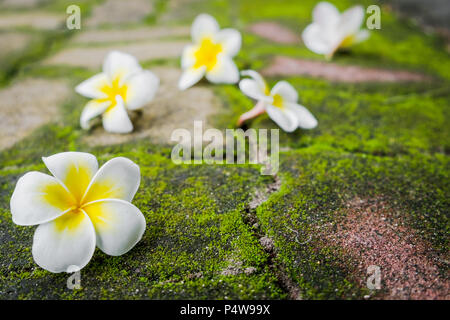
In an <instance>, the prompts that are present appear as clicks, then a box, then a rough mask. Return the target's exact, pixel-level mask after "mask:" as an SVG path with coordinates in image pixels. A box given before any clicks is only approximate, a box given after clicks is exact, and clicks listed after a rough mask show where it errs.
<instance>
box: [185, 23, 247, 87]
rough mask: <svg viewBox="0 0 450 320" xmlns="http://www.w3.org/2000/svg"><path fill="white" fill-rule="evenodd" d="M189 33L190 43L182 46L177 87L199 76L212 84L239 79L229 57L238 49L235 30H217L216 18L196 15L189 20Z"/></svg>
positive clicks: (194, 81) (232, 81) (191, 84)
mask: <svg viewBox="0 0 450 320" xmlns="http://www.w3.org/2000/svg"><path fill="white" fill-rule="evenodd" d="M191 36H192V42H193V44H192V45H188V46H186V47H185V48H184V50H183V54H182V57H181V67H182V69H183V74H182V75H181V77H180V80H179V82H178V87H179V89H180V90H185V89H187V88H189V87H191V86H193V85H194V84H196V83H197V82H198V81H200V79H201V78H203V76H206V79H208V81H210V82H213V83H236V82H238V81H239V70H238V68H237V67H236V64H235V63H234V62H233V59H232V58H233V57H234V56H235V55H237V54H238V52H239V50H240V48H241V42H242V40H241V34H240V33H239V31H237V30H235V29H230V28H227V29H222V30H220V28H219V24H218V23H217V21H216V19H214V18H213V17H212V16H210V15H208V14H200V15H199V16H197V18H195V20H194V22H193V23H192V27H191Z"/></svg>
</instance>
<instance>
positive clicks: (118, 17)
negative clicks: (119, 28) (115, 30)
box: [86, 0, 153, 27]
mask: <svg viewBox="0 0 450 320" xmlns="http://www.w3.org/2000/svg"><path fill="white" fill-rule="evenodd" d="M152 11H153V5H152V1H149V0H126V1H123V0H107V1H105V2H104V3H103V4H101V5H99V6H97V7H95V8H94V10H93V12H92V14H91V16H90V17H89V19H88V20H87V22H86V25H87V26H88V27H97V26H101V25H104V24H108V25H118V24H127V23H135V22H139V21H140V20H142V19H144V18H145V17H146V16H147V15H149V14H150V13H152Z"/></svg>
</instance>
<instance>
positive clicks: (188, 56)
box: [181, 45, 199, 69]
mask: <svg viewBox="0 0 450 320" xmlns="http://www.w3.org/2000/svg"><path fill="white" fill-rule="evenodd" d="M198 48H199V46H196V45H188V46H186V47H184V49H183V53H182V54H181V68H182V69H187V68H190V67H192V66H193V65H194V64H195V51H197V50H198Z"/></svg>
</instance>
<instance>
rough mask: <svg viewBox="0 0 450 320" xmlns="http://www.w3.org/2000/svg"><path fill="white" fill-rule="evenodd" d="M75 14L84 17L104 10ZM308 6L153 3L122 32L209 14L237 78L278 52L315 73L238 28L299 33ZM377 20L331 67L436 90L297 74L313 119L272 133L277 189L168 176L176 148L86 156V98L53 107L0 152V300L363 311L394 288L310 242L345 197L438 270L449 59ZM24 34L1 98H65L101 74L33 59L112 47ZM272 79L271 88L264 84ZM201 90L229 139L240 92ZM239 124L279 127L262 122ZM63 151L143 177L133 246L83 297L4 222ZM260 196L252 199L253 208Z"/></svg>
mask: <svg viewBox="0 0 450 320" xmlns="http://www.w3.org/2000/svg"><path fill="white" fill-rule="evenodd" d="M333 2H335V3H336V1H333ZM78 3H79V5H80V7H81V10H82V18H83V19H84V17H86V18H87V17H88V16H89V14H90V12H92V10H93V8H95V7H96V6H97V5H99V4H101V3H102V1H78ZM357 3H361V4H362V5H364V6H366V7H367V6H368V5H370V4H372V3H371V2H370V1H366V0H363V1H358V2H357V1H340V2H338V3H336V4H337V6H338V8H339V9H340V10H343V9H345V8H347V7H349V6H351V5H354V4H357ZM68 4H69V3H68V2H67V1H64V0H58V1H45V2H43V4H42V5H41V6H40V7H39V8H27V9H26V11H27V12H34V11H35V10H39V11H40V12H42V11H44V12H49V13H57V14H63V15H65V9H66V7H67V5H68ZM315 4H316V1H310V0H308V1H301V2H298V1H296V2H293V1H289V0H280V1H256V0H243V1H239V0H232V1H223V0H211V1H195V0H193V1H175V0H172V1H159V0H156V1H153V8H154V10H153V11H152V13H151V14H149V15H148V16H147V17H145V18H144V19H143V20H142V21H141V22H139V23H136V25H132V26H127V28H131V29H132V28H137V29H139V28H143V27H152V26H155V25H156V26H159V27H160V26H162V27H167V28H171V27H173V26H175V27H176V28H179V27H180V26H181V27H183V26H189V25H190V23H191V22H192V20H193V19H194V17H195V16H196V15H197V14H199V13H201V12H207V13H210V14H212V15H214V16H215V17H216V18H217V20H218V21H219V23H220V24H221V26H222V27H234V28H237V29H239V30H240V31H241V32H242V34H243V45H242V49H241V51H240V53H239V54H238V55H237V56H236V57H235V61H236V63H237V65H238V66H239V68H240V69H241V70H243V69H254V70H257V71H260V70H262V69H264V68H265V67H267V66H268V65H269V64H270V63H271V62H272V61H273V58H274V57H275V56H276V55H281V56H288V57H293V58H298V59H312V60H318V61H325V60H324V58H323V57H321V56H319V55H316V54H314V53H312V52H311V51H309V50H308V49H307V48H306V47H305V46H304V45H303V44H302V43H298V44H279V43H272V42H270V41H268V40H266V39H263V38H261V37H258V36H256V35H254V34H251V33H249V32H247V31H246V30H248V28H249V26H250V25H252V24H253V23H257V22H261V21H270V22H274V23H277V24H280V25H282V26H283V27H285V28H288V29H290V30H291V31H293V32H294V33H298V34H300V33H301V31H302V30H303V28H304V27H305V26H306V25H307V24H308V23H309V22H310V20H311V10H312V8H313V7H314V5H315ZM24 10H25V9H24ZM10 11H11V12H15V10H13V9H8V12H10ZM8 12H5V13H8ZM381 21H382V29H381V30H373V31H372V32H371V38H370V39H369V40H368V41H367V42H364V43H361V44H359V45H357V46H355V47H354V48H352V50H351V51H349V52H347V53H341V54H337V55H336V56H335V57H334V59H333V62H335V63H338V64H342V65H358V66H365V67H372V68H378V67H382V68H384V69H393V70H407V71H412V72H418V73H420V74H424V75H426V76H427V77H429V78H430V79H431V80H428V81H424V82H416V83H354V84H348V83H336V82H334V83H333V82H329V81H327V80H324V79H319V78H312V77H306V76H291V77H289V78H286V79H284V80H287V81H289V82H290V83H291V84H292V85H293V86H294V87H295V88H296V89H297V90H298V92H299V97H300V100H299V102H300V103H301V104H302V105H304V106H306V107H307V108H308V109H309V110H311V112H312V113H313V114H314V115H315V116H316V117H317V119H318V121H319V126H318V127H317V128H316V129H313V130H297V131H296V132H294V133H290V134H288V133H283V132H280V148H281V150H282V152H281V154H280V168H279V172H278V174H277V176H276V177H271V176H261V175H260V171H259V167H258V166H253V165H239V166H238V165H206V164H199V165H175V164H173V162H172V161H171V159H170V155H171V146H168V145H163V144H159V143H158V142H157V141H153V140H152V139H150V138H145V139H141V140H139V139H133V140H131V141H128V142H127V143H124V144H115V145H111V146H102V147H92V146H89V145H87V144H86V143H85V142H84V141H86V138H87V137H89V138H91V139H92V138H95V137H92V135H93V134H95V133H94V132H95V131H84V130H82V129H81V128H80V127H79V117H80V114H81V111H82V109H83V107H84V105H85V104H86V102H87V101H88V100H87V99H85V98H83V97H81V96H79V95H77V94H76V93H75V92H73V93H72V94H70V96H69V97H68V99H67V100H66V101H65V103H63V104H61V105H60V106H59V107H60V115H61V116H60V118H59V119H58V120H57V121H56V120H55V121H53V122H51V123H48V124H46V125H44V126H42V127H40V128H38V129H36V130H35V131H33V132H32V133H31V134H29V135H28V136H27V137H26V138H24V139H23V140H21V141H19V142H17V143H16V144H14V145H13V146H12V147H11V148H8V149H4V150H1V151H0V298H1V299H45V298H51V299H97V298H98V299H162V298H167V299H289V298H304V299H325V298H329V299H361V298H363V297H364V296H366V295H368V294H370V295H371V297H375V298H380V299H382V298H385V297H386V292H388V291H389V290H390V289H392V288H383V290H381V291H379V292H375V293H374V292H370V291H369V289H367V287H366V286H365V285H363V284H362V282H361V278H362V277H364V276H366V275H365V274H361V273H360V271H359V270H357V268H356V266H357V264H358V263H360V261H358V259H357V258H355V257H354V256H351V255H349V254H348V252H347V251H346V250H345V248H343V247H340V246H337V245H332V244H330V243H327V242H325V241H324V240H323V239H322V238H321V237H320V235H321V233H320V232H321V231H323V230H327V231H329V232H330V233H333V229H327V228H328V227H329V226H330V225H335V224H336V223H339V221H341V218H342V216H343V215H345V212H346V211H345V210H347V209H346V208H348V205H350V206H351V205H352V203H353V202H352V201H354V199H366V200H368V201H382V202H383V203H384V204H385V206H386V208H387V209H386V210H389V211H390V212H391V213H392V216H393V217H394V218H395V219H397V220H398V221H400V222H401V225H402V226H404V227H405V228H407V229H408V230H414V232H415V233H414V237H415V238H414V239H415V240H417V241H421V242H423V243H427V244H429V247H430V250H431V251H433V253H435V254H436V255H438V256H439V257H441V259H442V260H443V261H448V245H449V243H448V241H449V237H448V234H449V222H448V217H449V210H448V208H449V200H448V199H449V198H450V186H449V181H450V179H449V178H450V177H449V176H450V170H449V168H450V166H449V157H448V156H449V150H450V132H449V126H448V125H447V124H448V122H449V120H450V115H449V112H450V111H449V110H450V109H449V107H448V106H449V104H450V90H449V88H450V59H449V53H448V50H447V49H446V44H445V41H444V40H443V39H442V38H440V37H438V36H437V35H436V34H433V33H432V34H429V33H424V32H423V31H422V30H421V28H419V27H418V26H415V25H413V24H412V23H410V22H409V21H406V20H403V19H400V18H398V17H397V15H396V14H395V13H394V12H393V11H392V10H390V7H389V6H387V5H383V6H382V20H381ZM108 28H109V27H107V26H102V27H101V28H100V29H101V30H103V31H105V32H106V31H108ZM20 32H23V33H25V34H30V35H32V36H33V39H34V40H33V42H32V43H30V45H29V46H28V47H27V49H26V50H24V51H23V52H19V53H15V54H14V55H12V56H8V57H6V58H4V59H3V60H2V61H1V62H0V87H1V88H4V87H7V86H9V85H11V83H14V82H15V81H22V80H26V79H29V78H43V79H52V80H56V81H58V80H61V81H64V82H65V83H68V85H69V86H70V87H72V88H73V87H75V86H76V85H77V84H78V83H80V82H81V81H83V80H84V79H86V78H88V77H90V76H92V75H94V74H95V73H97V72H98V71H99V70H100V66H98V68H97V69H96V70H93V69H87V68H82V67H73V66H72V67H70V66H65V65H58V66H46V65H44V64H43V61H44V60H45V59H47V58H48V57H51V56H52V55H54V54H56V53H58V52H60V51H61V50H64V49H66V48H71V47H78V48H83V47H91V46H98V47H102V46H105V47H109V46H111V45H112V44H111V43H108V42H104V43H103V42H102V43H95V44H92V43H89V44H83V45H82V46H80V45H79V44H76V43H75V42H74V41H72V39H73V36H74V35H75V33H76V32H83V29H82V30H79V31H69V30H65V29H64V28H61V29H58V30H48V31H45V32H44V31H39V30H34V29H32V28H21V29H20ZM181 38H182V39H183V40H186V39H187V38H186V37H181ZM160 40H161V39H158V41H160ZM162 40H163V41H164V40H170V37H169V38H167V39H162ZM139 41H141V40H136V41H134V40H133V41H130V42H129V43H130V44H134V43H138V42H139ZM127 43H128V42H126V43H125V42H121V45H126V44H127ZM141 63H142V65H143V66H144V67H145V68H148V69H150V70H151V69H152V68H153V67H156V66H158V67H161V68H166V67H167V68H179V60H178V59H173V58H167V59H165V58H163V59H155V60H148V61H141ZM279 80H282V79H281V78H279V77H278V78H277V77H269V78H267V81H268V83H269V84H270V85H271V86H273V85H274V84H275V83H276V82H277V81H279ZM198 86H203V87H206V88H208V90H212V91H213V92H214V94H215V96H216V97H217V98H218V99H220V101H221V104H222V109H221V111H220V114H219V115H217V114H216V115H214V117H211V119H210V123H211V124H212V125H214V126H216V127H217V128H218V129H221V130H223V129H226V128H235V127H236V121H237V119H238V117H239V115H240V114H242V113H243V112H246V111H248V110H250V109H251V108H252V107H253V105H254V102H253V101H251V100H250V99H249V98H247V97H246V96H244V95H243V94H242V93H241V92H240V90H239V88H238V86H237V85H213V84H210V83H207V82H206V81H202V82H201V83H199V84H198ZM48 89H49V90H51V88H48ZM0 103H1V102H0ZM186 103H195V101H186ZM155 107H157V106H155ZM18 108H20V106H18ZM144 112H145V111H144ZM246 127H247V128H276V125H275V124H274V123H273V122H272V121H271V120H270V119H269V118H268V117H267V116H266V115H263V116H260V117H259V118H256V119H254V120H252V121H249V122H248V123H246ZM64 151H83V152H90V153H93V154H94V155H96V156H97V157H98V159H99V162H100V164H102V163H104V162H106V161H107V160H109V159H111V158H114V157H118V156H124V157H127V158H129V159H131V160H132V161H134V162H135V163H137V164H138V165H139V166H140V169H141V178H142V180H141V186H140V188H139V190H138V192H137V194H136V197H135V199H134V200H133V204H134V205H136V206H137V207H138V208H139V209H140V210H141V211H142V212H143V214H144V216H145V218H146V221H147V230H146V232H145V234H144V237H143V239H142V240H141V241H140V242H139V243H138V244H137V245H136V247H135V248H133V249H132V250H131V251H130V252H128V253H127V254H125V255H123V256H119V257H111V256H107V255H105V254H103V253H102V252H101V251H100V250H98V249H97V250H96V252H95V254H94V257H93V259H92V260H91V262H90V263H89V264H88V265H87V266H86V267H85V268H84V269H83V270H82V271H81V286H82V289H80V290H70V289H68V288H67V286H66V281H67V278H68V277H69V275H68V274H52V273H50V272H47V271H45V270H43V269H41V268H40V267H39V266H37V265H36V264H35V263H34V261H33V258H32V254H31V246H32V240H33V233H34V229H35V228H34V227H20V226H17V225H14V224H13V222H12V220H11V213H10V208H9V201H10V197H11V194H12V192H13V190H14V187H15V184H16V182H17V180H18V179H19V177H20V176H22V175H23V174H25V173H26V172H28V171H32V170H37V171H40V172H47V169H46V168H45V166H44V164H43V163H42V161H41V157H42V156H48V155H51V154H55V153H58V152H64ZM258 194H260V195H261V194H262V196H261V197H260V198H261V199H259V200H261V201H256V205H255V198H258V197H257V196H255V195H258ZM262 200H266V201H265V202H262ZM261 202H262V203H261ZM330 230H331V231H330ZM268 243H269V244H271V245H268ZM394 254H395V252H394ZM447 265H448V264H447ZM445 266H446V265H445V264H444V265H441V264H439V268H440V269H439V270H440V272H441V273H442V274H443V275H444V279H445V281H444V283H443V285H445V284H448V281H449V279H448V267H445ZM444 288H445V286H444Z"/></svg>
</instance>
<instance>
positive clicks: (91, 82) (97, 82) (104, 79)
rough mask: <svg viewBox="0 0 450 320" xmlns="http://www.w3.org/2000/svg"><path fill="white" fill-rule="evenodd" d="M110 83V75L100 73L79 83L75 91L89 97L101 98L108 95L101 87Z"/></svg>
mask: <svg viewBox="0 0 450 320" xmlns="http://www.w3.org/2000/svg"><path fill="white" fill-rule="evenodd" d="M109 85H110V80H109V78H108V76H107V75H106V74H105V73H99V74H96V75H95V76H93V77H91V78H89V79H87V80H85V81H83V82H82V83H80V84H79V85H77V86H76V87H75V91H76V92H77V93H79V94H81V95H82V96H85V97H88V98H92V99H101V98H106V97H107V95H106V94H105V93H104V92H102V91H101V89H102V88H103V87H104V86H109Z"/></svg>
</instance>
